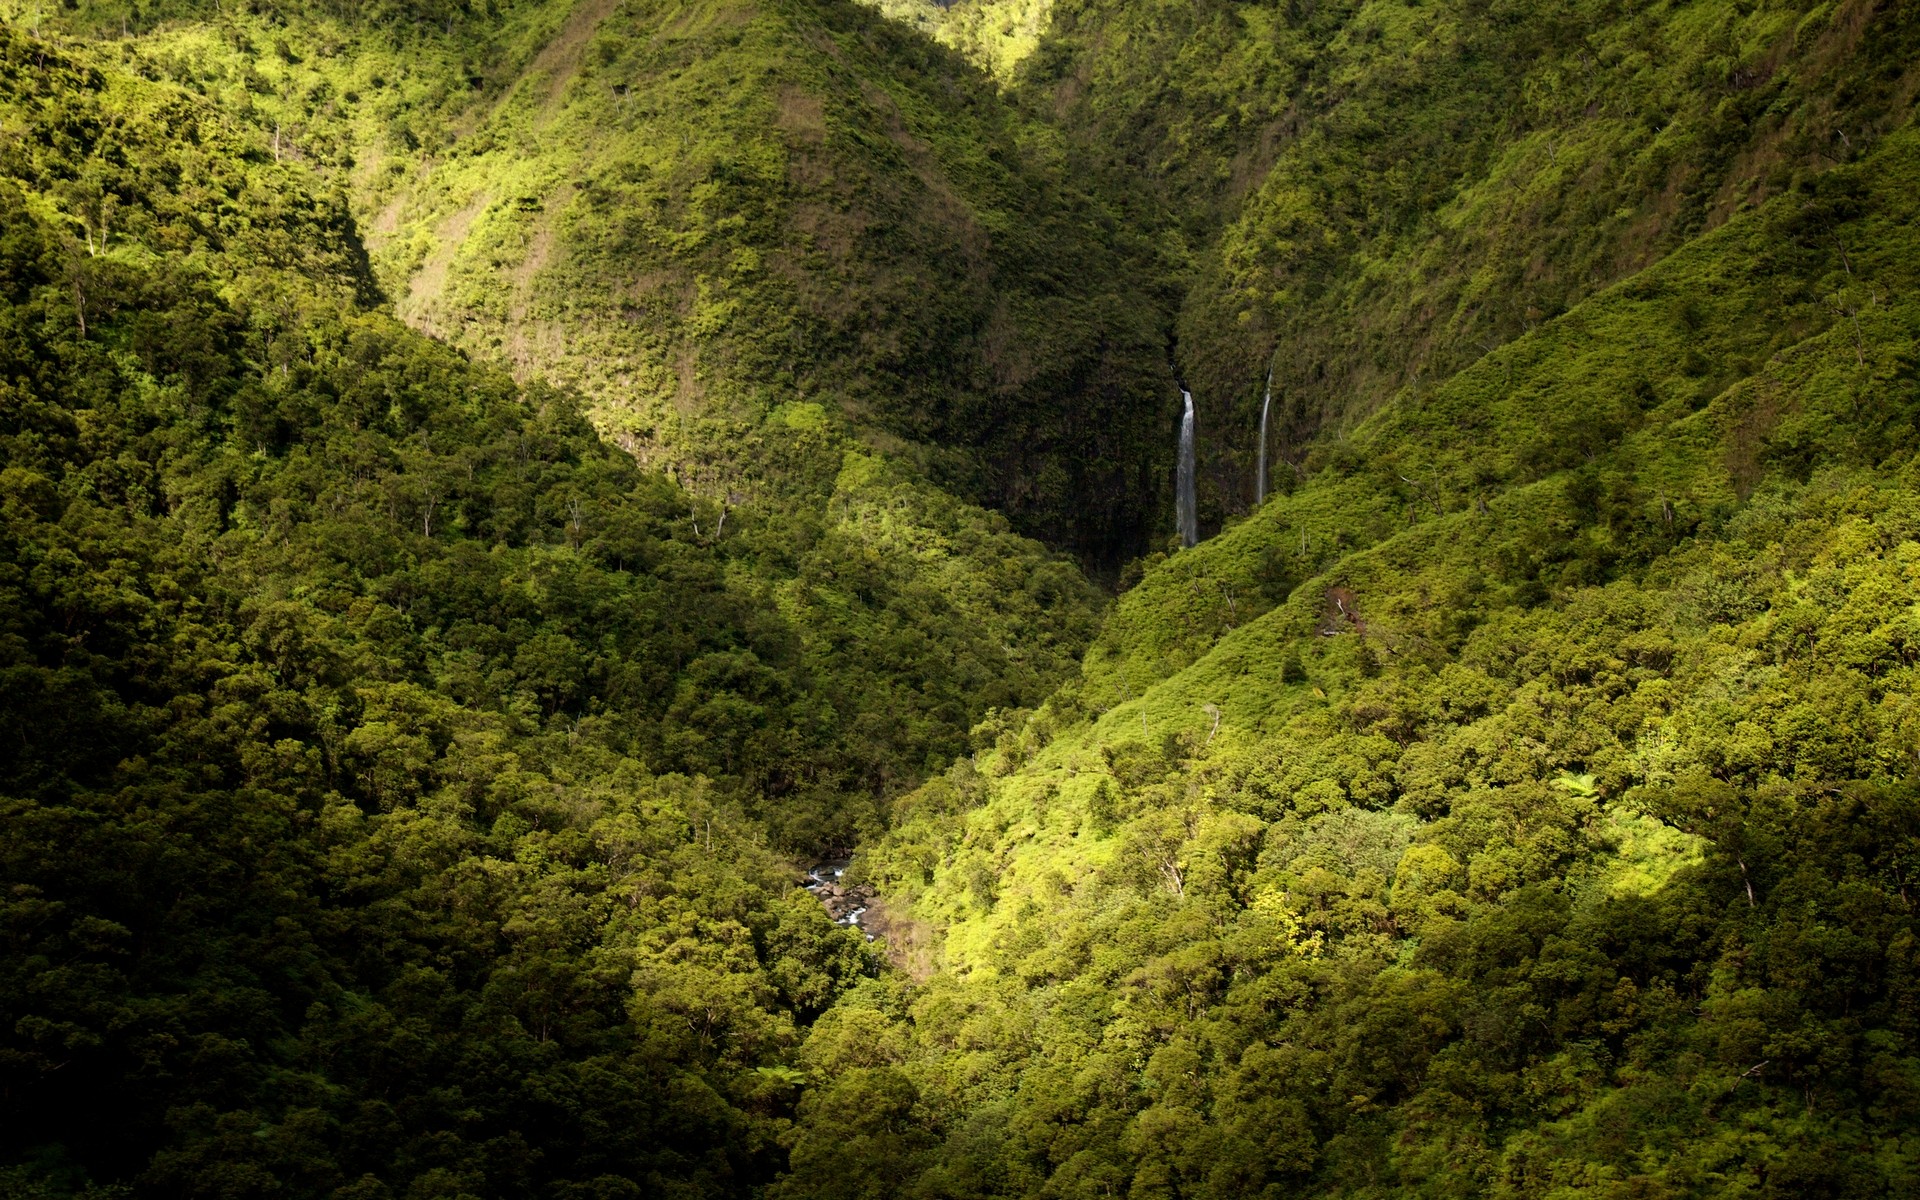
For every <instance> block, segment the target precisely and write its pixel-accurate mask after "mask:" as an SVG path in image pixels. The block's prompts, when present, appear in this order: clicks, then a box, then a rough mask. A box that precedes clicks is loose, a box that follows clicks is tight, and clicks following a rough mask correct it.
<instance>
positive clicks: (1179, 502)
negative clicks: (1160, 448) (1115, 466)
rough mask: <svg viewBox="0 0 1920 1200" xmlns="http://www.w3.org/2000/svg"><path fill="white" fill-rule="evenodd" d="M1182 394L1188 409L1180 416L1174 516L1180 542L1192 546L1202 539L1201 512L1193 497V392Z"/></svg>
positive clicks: (1185, 391) (1183, 391)
mask: <svg viewBox="0 0 1920 1200" xmlns="http://www.w3.org/2000/svg"><path fill="white" fill-rule="evenodd" d="M1180 395H1181V396H1182V397H1183V398H1184V399H1185V400H1186V402H1187V411H1186V413H1185V415H1183V416H1182V417H1181V418H1180V471H1179V476H1178V478H1177V479H1176V481H1175V482H1176V487H1177V489H1178V490H1177V492H1176V493H1175V496H1174V516H1175V518H1176V519H1177V520H1178V522H1179V525H1180V544H1181V545H1182V546H1191V545H1193V544H1194V543H1196V542H1198V541H1199V540H1200V512H1199V508H1198V506H1197V505H1195V503H1194V497H1193V393H1192V392H1190V391H1188V390H1187V389H1186V388H1181V389H1180Z"/></svg>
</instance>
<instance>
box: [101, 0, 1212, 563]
mask: <svg viewBox="0 0 1920 1200" xmlns="http://www.w3.org/2000/svg"><path fill="white" fill-rule="evenodd" d="M198 11H199V17H198V18H197V19H194V20H190V21H175V22H172V23H162V24H160V25H158V26H157V27H156V28H155V29H154V31H153V32H151V33H149V34H148V35H147V36H145V37H143V38H142V39H141V45H142V47H143V51H144V53H145V56H146V58H147V60H148V61H150V62H152V63H154V64H155V65H156V66H157V67H159V68H161V69H164V70H166V71H168V72H169V73H171V74H172V75H173V76H174V77H175V78H177V79H179V80H181V81H182V82H183V83H187V84H188V85H190V86H200V87H204V88H206V89H207V90H208V91H209V92H211V93H213V94H216V95H221V96H224V97H226V99H227V103H228V104H229V106H230V107H232V108H234V109H236V110H242V111H246V112H248V113H250V114H251V116H250V119H251V120H254V121H255V122H257V123H260V124H262V126H263V127H269V126H270V127H271V128H273V129H274V130H275V131H276V132H275V135H274V136H275V138H276V139H277V140H276V147H277V149H276V153H284V154H301V155H311V156H314V157H316V158H318V159H320V160H321V161H323V162H331V163H333V164H334V165H335V166H336V168H337V169H338V170H340V171H341V172H342V176H343V180H344V182H346V183H347V185H348V186H349V187H350V190H351V192H352V194H353V196H354V198H355V206H356V210H357V211H358V212H359V213H360V215H361V217H362V221H363V225H364V228H365V229H366V235H367V238H368V242H369V246H370V248H371V250H372V255H373V261H374V264H375V267H376V271H377V273H378V275H379V277H380V279H381V281H382V283H383V284H384V285H385V286H386V287H387V289H388V290H389V291H390V292H391V294H392V295H393V297H394V300H395V303H396V306H397V308H398V310H399V311H400V313H401V314H402V316H403V317H405V318H406V319H407V320H408V321H409V322H411V323H413V324H414V325H416V326H417V327H419V328H422V329H424V330H427V331H428V332H431V333H434V334H436V335H437V336H442V337H445V338H447V339H448V340H450V341H452V342H453V343H455V344H457V345H460V346H462V347H464V348H466V349H469V350H471V351H473V352H474V353H476V354H478V355H481V356H483V357H487V358H494V359H500V360H504V361H507V362H509V363H511V364H513V365H514V367H515V369H516V371H518V372H520V373H521V374H523V375H524V374H526V373H527V372H537V373H539V374H542V375H544V376H546V377H548V378H552V379H554V380H556V381H560V382H563V383H565V384H567V385H568V386H571V387H574V388H577V389H578V390H579V391H580V392H581V393H582V394H583V395H585V396H587V397H588V398H589V400H590V402H591V406H592V411H593V413H594V414H595V419H596V421H597V422H598V423H599V425H600V427H601V428H602V430H603V431H605V432H607V433H608V434H609V435H610V436H613V437H614V438H615V439H616V440H618V441H619V442H620V443H621V444H622V445H623V446H626V447H627V448H628V449H630V450H632V451H633V452H634V453H635V454H636V455H638V456H639V457H640V459H641V460H642V461H643V462H646V463H654V464H657V465H661V466H667V467H670V468H671V469H673V470H674V471H675V472H676V473H677V475H678V477H679V478H680V479H681V481H682V482H683V484H684V485H685V486H687V487H689V489H690V490H693V491H694V492H696V493H698V494H701V495H705V496H708V497H710V498H712V499H714V500H716V501H718V502H721V503H742V502H744V503H752V502H753V501H754V500H755V499H756V498H758V497H760V496H762V495H763V494H767V493H768V489H769V488H774V489H776V490H777V487H778V480H777V478H776V479H769V478H768V475H769V473H770V471H771V468H770V466H769V464H767V463H766V462H764V461H762V460H761V459H760V458H759V457H758V456H756V455H754V454H753V453H751V451H750V449H749V447H750V446H751V441H752V435H753V432H754V431H755V430H756V429H758V428H759V427H760V426H761V425H762V424H763V423H764V422H765V421H766V420H767V419H768V417H769V414H770V413H771V412H772V411H773V410H775V409H776V408H778V406H780V405H781V404H783V403H786V402H790V401H802V402H818V403H823V404H824V405H825V406H826V407H827V409H828V410H829V411H830V413H831V414H832V416H833V417H834V419H835V420H836V422H839V421H841V420H844V421H845V422H846V423H847V426H848V427H849V428H850V429H852V430H854V431H856V432H858V433H860V434H862V435H863V436H866V437H868V438H869V439H876V440H877V444H879V445H881V446H883V447H885V448H888V449H889V450H893V451H898V452H901V453H904V454H906V455H907V456H908V457H910V458H914V459H917V460H919V461H920V462H921V464H922V466H923V468H924V469H925V470H926V471H930V472H931V474H932V476H933V477H934V479H935V480H936V482H940V483H942V484H944V485H946V486H948V487H949V488H951V489H953V490H956V491H958V492H960V493H961V494H963V495H967V496H969V497H972V498H974V499H975V500H978V501H981V502H985V503H989V504H992V505H994V506H995V507H997V508H999V509H1000V510H1001V511H1003V512H1005V513H1007V514H1008V515H1009V516H1010V517H1011V518H1012V519H1013V520H1014V522H1015V523H1016V525H1017V526H1018V527H1019V528H1020V529H1021V530H1022V531H1023V532H1025V533H1028V534H1030V535H1032V536H1037V537H1041V538H1044V539H1046V540H1048V541H1049V542H1050V543H1051V544H1053V545H1055V546H1058V547H1063V548H1067V549H1070V550H1073V551H1075V552H1077V553H1079V554H1080V555H1081V556H1082V557H1083V558H1084V559H1085V560H1087V561H1088V562H1090V563H1093V564H1095V565H1097V566H1101V567H1104V568H1106V569H1109V570H1110V569H1112V568H1113V567H1115V566H1117V565H1118V563H1119V562H1120V561H1121V560H1122V559H1123V558H1124V557H1128V556H1131V555H1133V554H1137V553H1138V552H1139V551H1140V550H1141V549H1142V547H1143V546H1144V544H1145V539H1146V537H1147V535H1148V533H1149V531H1150V530H1151V528H1152V527H1153V525H1154V523H1155V521H1156V519H1157V517H1158V513H1159V503H1160V498H1161V493H1162V488H1161V486H1160V475H1161V474H1162V473H1164V469H1165V467H1166V465H1167V463H1168V461H1169V459H1170V452H1169V450H1168V449H1167V448H1166V445H1165V443H1166V441H1167V439H1166V438H1165V436H1164V433H1165V423H1166V422H1167V421H1168V420H1169V419H1170V417H1169V412H1170V407H1171V405H1172V404H1174V403H1177V400H1178V395H1177V393H1176V392H1174V391H1173V390H1172V387H1171V383H1170V380H1169V379H1168V369H1167V361H1166V353H1165V344H1166V336H1167V330H1166V325H1167V321H1168V314H1169V312H1170V305H1169V303H1168V300H1167V297H1166V296H1165V294H1164V293H1163V292H1161V291H1160V290H1159V289H1160V277H1159V276H1160V273H1159V272H1158V271H1157V269H1156V267H1155V255H1156V251H1155V249H1154V247H1153V246H1152V244H1151V243H1150V242H1149V241H1148V240H1146V239H1145V238H1143V237H1141V236H1139V235H1138V234H1136V233H1134V232H1133V227H1134V225H1135V224H1136V222H1133V221H1130V220H1129V219H1128V213H1127V211H1126V209H1125V207H1124V205H1125V197H1124V194H1123V193H1119V192H1117V190H1116V189H1114V188H1111V187H1091V186H1089V183H1090V179H1089V177H1088V175H1087V173H1086V171H1085V170H1084V169H1083V168H1082V166H1081V164H1079V163H1077V162H1076V161H1075V159H1074V156H1072V155H1071V154H1069V152H1068V150H1067V148H1066V146H1065V144H1064V143H1062V142H1061V140H1060V139H1059V138H1058V137H1057V136H1056V135H1055V134H1053V133H1052V132H1051V131H1050V130H1048V129H1047V128H1045V127H1044V126H1041V125H1039V124H1038V123H1035V122H1033V121H1031V120H1027V119H1024V118H1022V117H1021V116H1019V115H1018V114H1017V113H1015V112H1013V111H1011V110H1009V109H1008V108H1006V107H1005V106H1003V105H1000V104H998V103H995V102H994V100H993V95H992V91H991V89H990V87H989V86H988V85H987V84H986V83H985V81H983V80H981V79H980V78H979V77H977V75H975V74H974V73H973V72H972V71H970V70H969V69H968V68H967V67H966V66H965V64H964V63H962V62H961V61H960V60H959V59H957V58H955V57H954V56H952V55H949V54H946V53H944V52H942V51H940V50H939V49H938V48H937V47H934V46H932V45H929V44H927V43H926V42H925V41H924V40H922V39H920V38H917V37H915V36H913V35H911V34H909V33H906V32H903V31H901V30H899V29H898V28H896V27H895V26H893V25H891V24H890V23H888V22H885V21H883V20H881V19H880V18H878V17H875V16H873V15H871V14H870V13H868V12H867V11H866V10H864V9H861V8H859V7H858V6H855V5H852V4H847V3H839V2H835V0H824V2H815V0H782V2H780V3H773V4H755V5H748V4H742V3H723V2H719V0H706V2H700V3H694V2H682V0H622V2H621V3H610V2H607V0H578V2H577V3H576V2H574V0H548V2H544V3H521V4H517V5H511V6H507V7H506V8H504V9H503V10H502V11H501V12H500V14H499V15H498V16H480V15H474V16H469V17H467V18H463V19H459V20H450V21H449V22H448V23H447V25H446V27H445V28H444V29H441V28H436V27H433V26H427V25H424V24H422V23H417V22H412V21H403V20H399V19H397V18H395V17H394V16H393V15H390V14H385V13H383V12H381V11H379V10H377V9H370V10H368V11H366V12H357V13H354V14H353V15H351V16H341V17H337V18H332V19H328V18H324V17H315V16H310V15H304V14H299V13H296V12H294V11H291V10H286V11H282V10H276V9H273V8H266V9H264V10H263V11H262V12H261V13H259V14H258V15H255V16H251V17H248V16H241V17H232V16H228V15H226V14H224V13H223V12H218V11H213V10H210V9H204V8H203V9H200V10H198ZM83 15H84V16H85V17H86V18H87V19H88V20H89V21H90V22H91V23H92V25H93V26H94V27H104V28H106V29H113V28H115V27H116V21H117V17H116V13H115V10H114V9H113V8H112V7H111V6H90V7H89V8H88V9H87V10H85V12H84V14H83ZM349 164H350V165H349ZM782 503H784V501H782Z"/></svg>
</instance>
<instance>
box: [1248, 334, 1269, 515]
mask: <svg viewBox="0 0 1920 1200" xmlns="http://www.w3.org/2000/svg"><path fill="white" fill-rule="evenodd" d="M1272 408H1273V364H1272V363H1268V364H1267V394H1266V398H1265V399H1264V400H1262V401H1260V465H1259V467H1258V468H1256V469H1255V471H1254V473H1253V506H1254V507H1255V508H1259V507H1260V506H1261V505H1262V504H1264V503H1266V499H1267V413H1268V411H1269V410H1271V409H1272Z"/></svg>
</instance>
